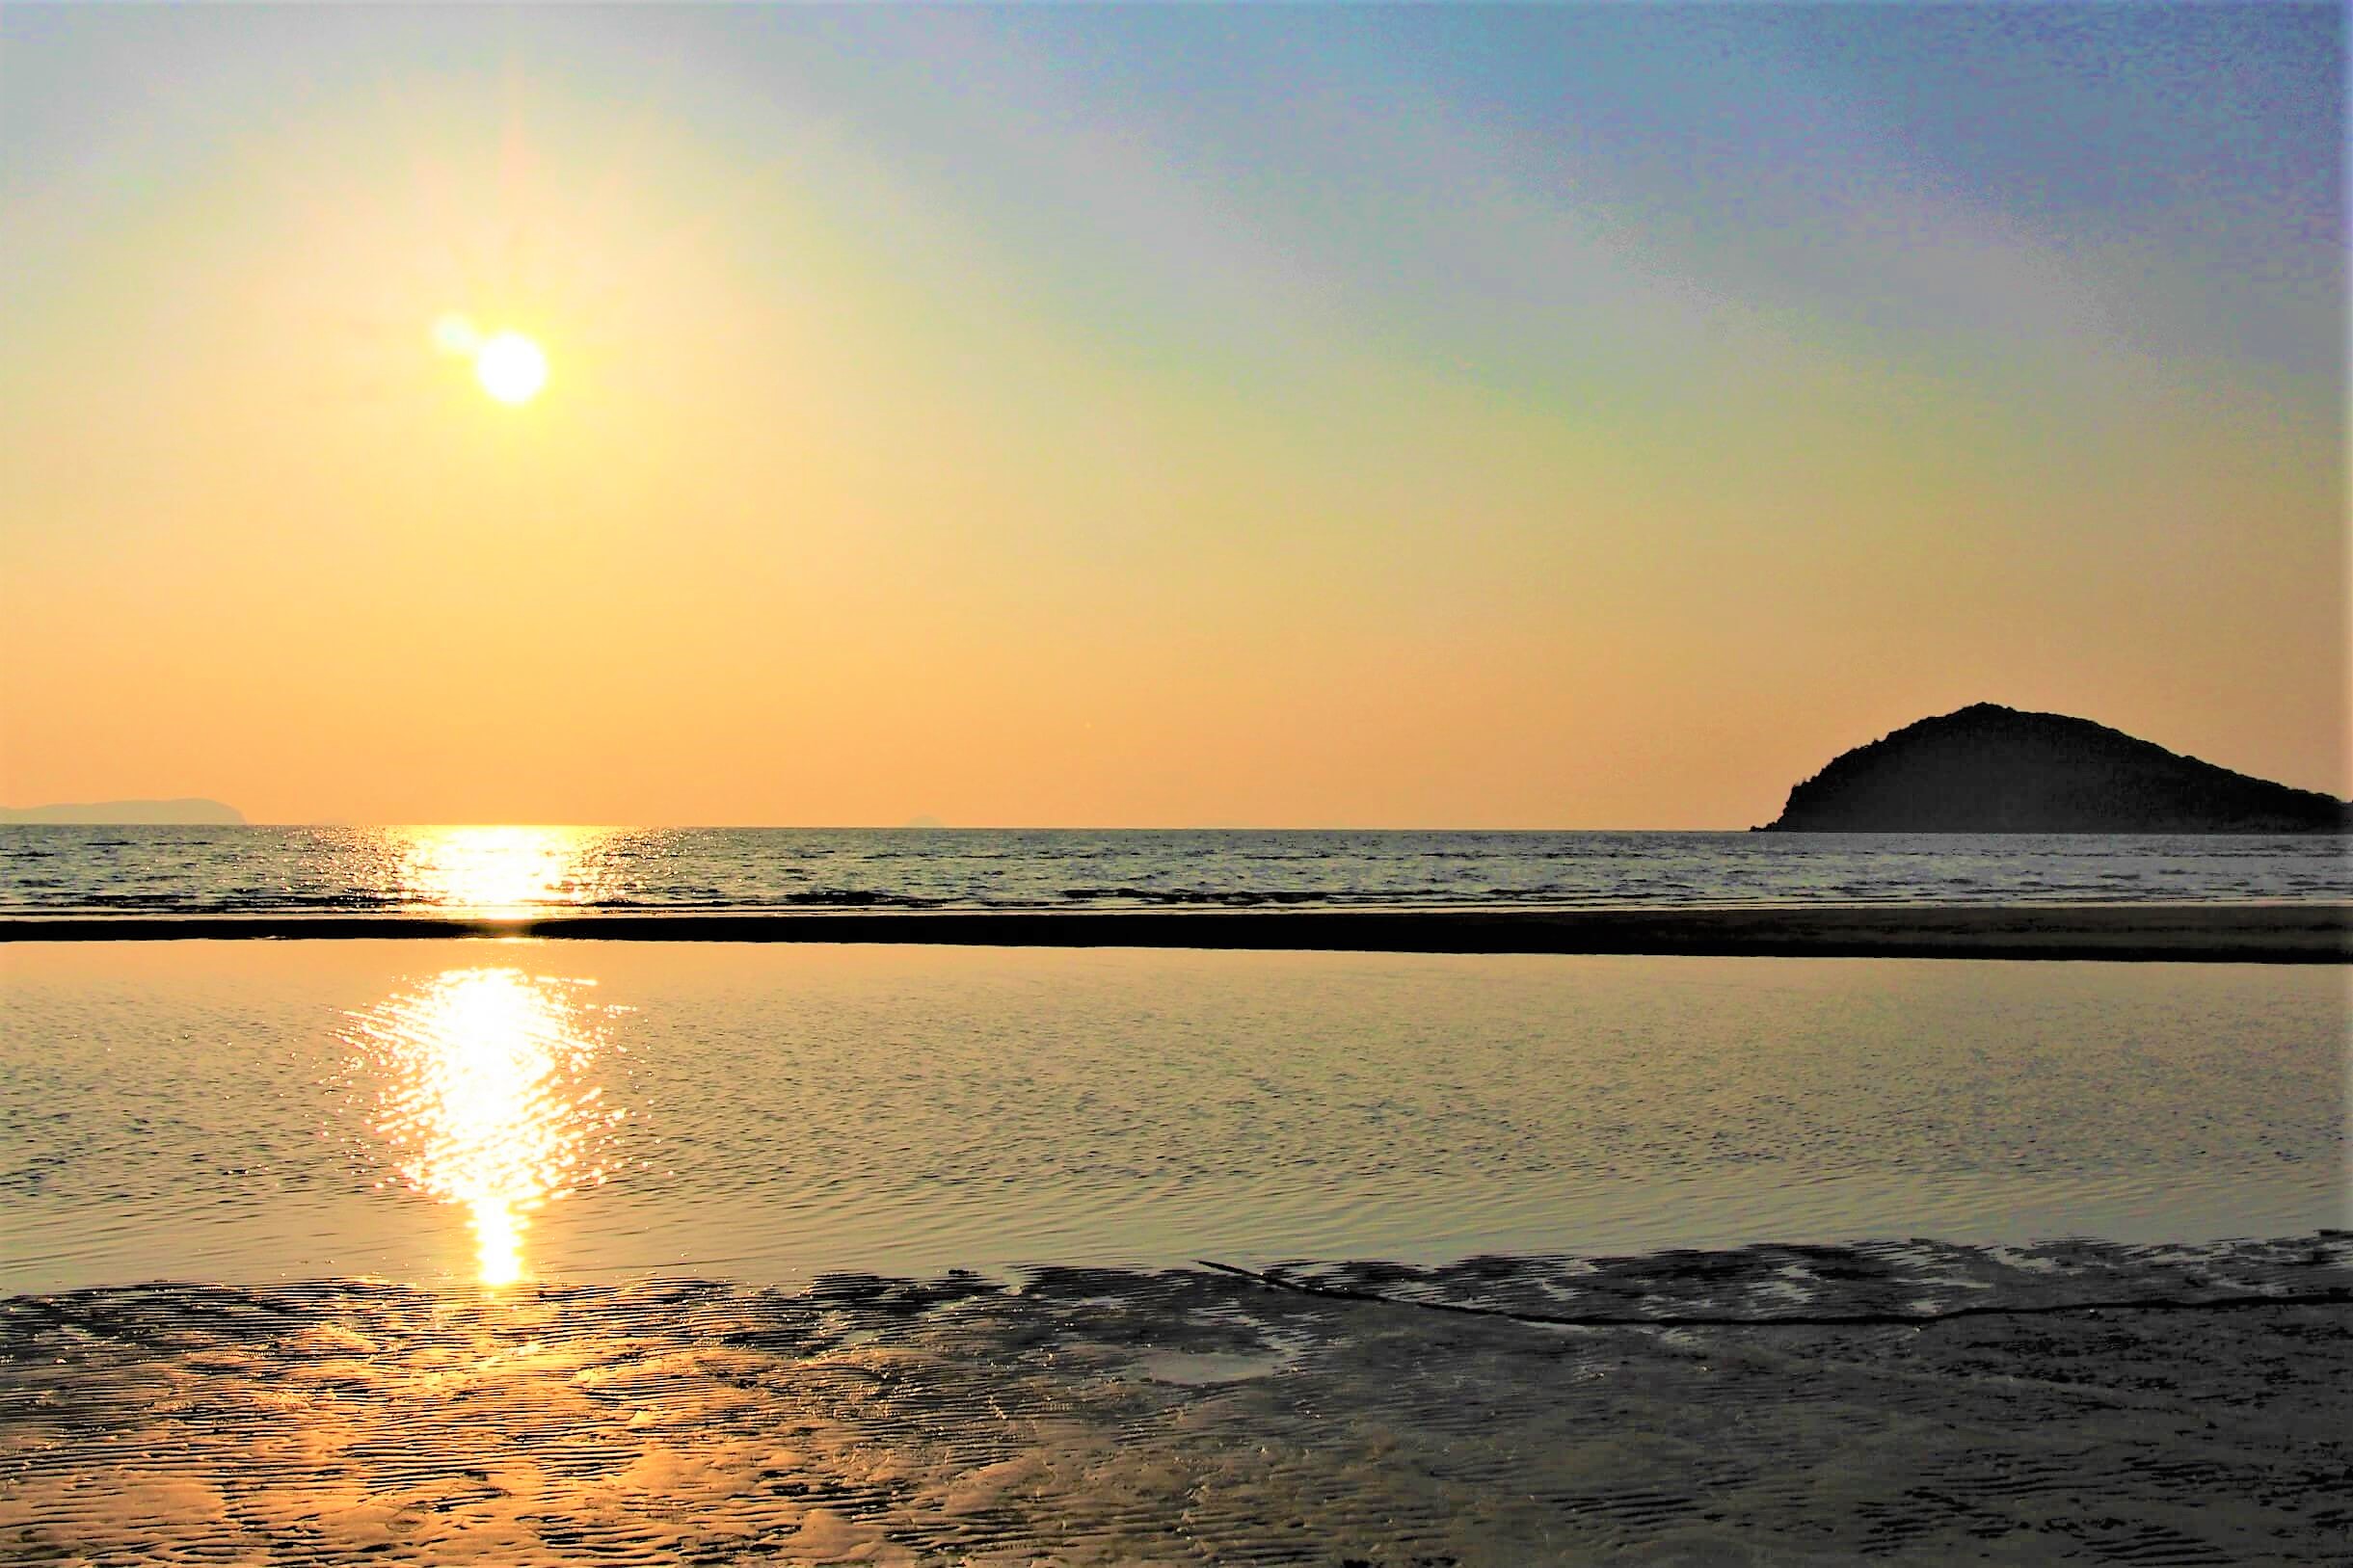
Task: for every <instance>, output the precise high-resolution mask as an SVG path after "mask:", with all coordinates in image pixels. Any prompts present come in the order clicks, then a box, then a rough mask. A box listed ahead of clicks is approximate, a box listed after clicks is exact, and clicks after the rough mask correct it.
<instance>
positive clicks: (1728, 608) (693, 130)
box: [0, 4, 2353, 827]
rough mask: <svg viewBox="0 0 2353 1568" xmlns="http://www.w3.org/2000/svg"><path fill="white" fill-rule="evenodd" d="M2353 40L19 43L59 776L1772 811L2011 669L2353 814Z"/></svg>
mask: <svg viewBox="0 0 2353 1568" xmlns="http://www.w3.org/2000/svg"><path fill="white" fill-rule="evenodd" d="M2344 33H2345V26H2344V16H2343V13H2342V12H2341V10H2340V8H2338V7H2336V6H2333V5H2325V4H2324V5H2313V6H2299V5H2292V4H2275V5H2261V6H2254V7H2233V6H2208V5H2197V6H2187V5H2184V6H2158V5H2129V4H2126V5H2075V6H2065V7H2042V6H2028V5H1993V4H1987V5H1973V6H1963V7H1929V8H1914V7H1897V6H1845V7H1832V8H1816V7H1799V6H1763V5H1726V6H1655V7H1652V6H1612V7H1599V8H1588V7H1568V6H1563V7H1529V8H1512V9H1486V8H1480V7H1445V8H1399V9H1374V8H1358V7H1333V8H1280V9H1241V8H1180V9H1142V8H1110V9H1093V8H1085V9H1068V8H1058V7H1055V8H1032V9H1021V10H997V9H953V10H940V11H915V10H901V9H823V8H765V7H734V8H672V7H645V8H636V7H625V8H599V9H570V8H543V7H533V8H522V9H517V10H492V9H487V8H483V9H477V8H390V7H364V8H318V9H276V8H270V9H259V8H256V9H245V8H237V9H210V8H205V9H195V8H96V9H93V8H65V7H58V8H46V7H30V6H21V5H13V4H12V5H9V6H7V7H6V8H5V9H0V340H4V341H5V342H6V344H7V348H6V351H5V354H4V355H0V800H4V801H6V802H7V803H10V804H19V805H29V804H36V803H39V802H43V801H65V800H87V799H104V798H119V797H135V796H179V795H190V794H201V795H209V796H214V797H217V798H220V799H223V800H227V801H229V802H232V803H234V804H235V805H237V806H238V807H240V808H241V809H242V810H243V811H245V812H246V813H247V814H248V815H249V816H250V817H253V818H254V819H255V820H315V819H337V820H354V821H500V820H513V821H581V822H653V823H659V822H681V823H691V822H709V823H793V824H811V825H816V824H836V823H839V824H865V823H889V822H896V821H899V820H903V819H906V818H908V817H911V816H914V815H916V814H918V813H927V814H932V815H936V816H939V817H941V818H944V819H945V820H947V821H949V822H950V823H955V824H975V825H978V824H992V825H1072V826H1079V825H1112V824H1126V825H1194V824H1249V825H1267V826H1318V825H1333V826H1454V827H1487V826H1499V827H1500V826H1526V827H1737V826H1744V825H1747V824H1749V823H1751V822H1760V821H1763V820H1766V819H1767V818H1769V817H1770V816H1771V815H1772V814H1773V813H1774V812H1775V811H1777V810H1778V807H1779V804H1780V802H1781V799H1782V797H1783V796H1784V794H1785V793H1786V791H1787V789H1788V787H1789V785H1790V784H1792V783H1793V782H1795V781H1796V780H1797V779H1799V778H1802V777H1804V776H1805V775H1806V774H1807V773H1810V772H1811V771H1813V770H1814V769H1815V768H1817V767H1818V766H1820V765H1821V763H1822V762H1824V761H1826V760H1827V759H1828V758H1829V757H1831V756H1832V755H1833V754H1834V753H1836V752H1837V751H1840V750H1842V749H1844V748H1846V747H1849V746H1853V745H1856V744H1859V743H1860V742H1862V741H1865V740H1868V739H1871V738H1873V737H1875V736H1877V735H1879V734H1881V733H1884V732H1885V731H1888V730H1891V729H1894V728H1896V727H1898V726H1900V725H1903V724H1905V723H1908V722H1910V721H1912V720H1913V719H1916V718H1920V717H1923V716H1925V715H1928V714H1931V713H1939V712H1944V711H1949V710H1950V709H1952V708H1955V707H1959V706H1961V705H1963V704H1967V703H1970V702H1975V701H1981V700H1985V701H1994V702H2002V703H2007V704H2012V705H2016V706H2021V707H2032V708H2046V709H2051V710H2056V711H2061V712H2069V713H2074V714H2079V715H2082V716H2085V717H2089V718H2093V719H2097V720H2099V721H2100V722H2102V723H2105V724H2110V725H2113V726H2116V727H2117V728H2120V729H2123V730H2125V731H2129V732H2131V733H2134V734H2137V735H2141V736H2143V737H2145V738H2148V739H2151V740H2154V741H2156V742H2158V743H2160V744H2163V745H2166V746H2170V747H2172V748H2174V749H2176V750H2179V751H2186V752H2189V753H2192V754H2194V755H2198V756H2201V757H2206V758H2207V759H2208V760H2210V761H2214V762H2218V763H2222V764H2224V765H2226V766H2230V767H2234V768H2238V769H2240V770H2242V771H2246V772H2251V773H2255V774H2258V775H2260V776H2263V777H2267V778H2274V779H2278V780H2281V781H2283V782H2286V783H2288V784H2297V785H2300V786H2304V787H2308V788H2318V789H2325V790H2329V791H2331V792H2332V793H2336V794H2339V795H2344V794H2348V793H2353V756H2349V737H2348V711H2347V688H2346V680H2347V670H2346V659H2347V616H2346V600H2347V594H2348V589H2349V584H2348V577H2347V546H2346V536H2345V528H2346V519H2345V510H2344V508H2345V482H2346V474H2345V440H2346V436H2347V404H2346V391H2345V380H2346V374H2345V354H2346V349H2347V344H2346V283H2345V243H2346V229H2345V205H2344V196H2343V191H2344V180H2343V175H2344V147H2345V141H2344V128H2345V127H2344V122H2343V109H2342V99H2343V92H2344V87H2345V67H2344V44H2345V37H2344ZM452 311H456V312H462V313H465V314H467V315H468V316H469V317H470V318H472V319H474V320H477V321H479V322H482V323H484V324H486V325H491V324H498V325H509V326H513V327H516V328H518V329H521V330H522V331H524V332H529V333H530V334H532V335H533V336H534V337H536V338H537V339H538V340H539V341H540V342H541V343H542V344H544V345H545V347H546V350H547V353H548V361H549V365H550V367H551V371H550V380H549V383H548V390H547V391H546V393H545V394H544V395H543V396H541V397H540V398H539V399H538V400H536V401H534V402H532V403H530V404H528V405H525V406H523V407H521V408H506V407H502V406H500V405H498V404H495V403H494V402H492V401H490V400H489V399H487V398H485V397H484V396H483V395H482V394H481V392H480V390H479V389H478V388H476V387H475V386H474V385H472V383H471V382H470V380H469V379H468V376H467V374H466V373H465V368H464V366H463V365H462V364H456V363H453V361H451V360H450V359H448V358H447V357H446V356H441V355H437V354H436V353H435V352H434V351H433V347H432V342H431V332H432V328H433V325H434V323H435V322H436V321H437V320H439V319H440V318H441V317H442V316H443V315H444V314H446V313H449V312H452Z"/></svg>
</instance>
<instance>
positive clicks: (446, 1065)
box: [0, 939, 2345, 1292]
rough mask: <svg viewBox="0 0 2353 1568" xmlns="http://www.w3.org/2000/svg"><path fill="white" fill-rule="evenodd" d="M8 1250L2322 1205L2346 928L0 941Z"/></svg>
mask: <svg viewBox="0 0 2353 1568" xmlns="http://www.w3.org/2000/svg"><path fill="white" fill-rule="evenodd" d="M0 1003H4V1004H5V1016H6V1026H5V1027H4V1028H0V1210H4V1211H5V1213H6V1215H7V1223H6V1224H5V1225H0V1292H5V1291H7V1290H12V1289H14V1290H23V1289H59V1288H67V1287H75V1286H85V1285H95V1284H114V1283H130V1282H136V1281H142V1280H152V1279H175V1280H213V1281H233V1282H249V1283H253V1282H267V1281H275V1280H306V1279H320V1278H341V1277H349V1276H355V1275H361V1276H373V1277H378V1278H388V1279H393V1280H405V1281H414V1282H420V1283H438V1282H447V1281H451V1280H456V1281H466V1280H468V1279H470V1278H472V1277H474V1276H475V1275H476V1274H477V1273H479V1275H480V1276H481V1277H482V1278H483V1279H485V1280H489V1281H495V1280H498V1279H501V1278H512V1277H519V1276H520V1277H528V1278H534V1279H540V1280H552V1281H563V1280H601V1279H602V1280H612V1279H626V1278H631V1277H637V1276H643V1275H649V1274H652V1275H678V1274H690V1275H695V1276H699V1277H708V1278H724V1279H730V1280H735V1281H738V1282H748V1283H752V1284H770V1283H791V1282H795V1281H805V1280H807V1279H808V1278H810V1277H811V1276H813V1275H816V1274H821V1273H824V1272H827V1271H831V1270H842V1269H869V1270H874V1271H877V1272H881V1273H885V1274H891V1275H910V1276H918V1277H924V1276H929V1275H933V1274H936V1273H938V1272H940V1271H941V1270H944V1269H948V1268H953V1267H975V1268H982V1269H1009V1268H1014V1267H1018V1266H1021V1265H1028V1264H1040V1265H1043V1264H1112V1265H1122V1266H1139V1267H1151V1268H1157V1267H1162V1266H1167V1265H1180V1264H1183V1263H1186V1262H1190V1260H1192V1259H1195V1258H1216V1259H1220V1260H1223V1261H1226V1262H1243V1263H1259V1262H1269V1261H1273V1260H1280V1259H1322V1260H1334V1259H1348V1258H1371V1259H1386V1260H1392V1261H1400V1262H1425V1263H1436V1262H1447V1261H1450V1260H1454V1259H1458V1258H1464V1257H1469V1256H1473V1255H1478V1254H1522V1255H1530V1254H1535V1255H1541V1254H1561V1253H1576V1254H1586V1255H1591V1254H1593V1253H1596V1252H1648V1251H1652V1250H1655V1249H1661V1248H1672V1247H1693V1246H1704V1247H1722V1246H1733V1245H1739V1244H1743V1243H1747V1242H1751V1241H1767V1240H1770V1241H1781V1242H1788V1241H1817V1242H1843V1241H1851V1240H1856V1239H1861V1238H1870V1237H1899V1238H1900V1237H1909V1236H1933V1237H1937V1238H1939V1239H1940V1240H1942V1241H1945V1242H1972V1243H2027V1242H2034V1241H2038V1240H2043V1239H2048V1238H2053V1237H2062V1236H2102V1237H2107V1238H2109V1239H2111V1240H2124V1241H2156V1240H2167V1241H2194V1240H2201V1239H2206V1238H2214V1237H2223V1236H2285V1235H2291V1234H2297V1233H2303V1232H2309V1231H2312V1230H2313V1229H2314V1228H2316V1227H2319V1226H2324V1225H2332V1224H2338V1223H2340V1222H2341V1221H2342V1219H2343V1217H2344V1208H2343V1191H2342V1185H2341V1182H2342V1176H2343V1169H2344V1167H2343V1159H2344V1154H2345V1132H2344V1127H2343V1122H2342V1117H2341V1114H2340V1111H2341V1083H2342V1075H2343V1072H2344V1066H2345V1061H2344V1040H2343V1005H2344V990H2343V982H2342V978H2341V976H2340V974H2339V973H2338V972H2336V971H2335V970H2331V969H2327V968H2321V967H2306V966H2270V965H2230V964H2224V965H2190V964H2130V965H2123V964H2037V963H2003V962H1992V961H1988V962H1978V963H1968V964H1954V963H1948V962H1935V961H1923V960H1906V959H1795V960H1792V959H1705V958H1631V957H1590V958H1577V957H1553V956H1519V957H1509V956H1507V957H1493V956H1479V957H1473V956H1450V955H1418V954H1343V953H1286V952H1265V953H1259V952H1247V953H1219V952H1189V951H1132V950H1118V949H1113V950H1103V951H1067V950H1056V949H1034V948H962V949H939V948H930V947H904V946H894V945H888V944H816V945H807V946H804V945H801V944H798V943H645V942H625V943H605V942H579V941H565V942H546V941H514V940H507V941H497V940H470V941H469V940H447V939H444V940H439V941H430V940H428V941H380V940H354V941H337V942H317V941H314V942H289V943H251V942H226V943H225V942H200V941H182V942H159V943H145V942H142V943H119V942H85V943H40V942H32V943H6V944H0Z"/></svg>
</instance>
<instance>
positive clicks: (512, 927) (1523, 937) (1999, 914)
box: [0, 903, 2353, 964]
mask: <svg viewBox="0 0 2353 1568" xmlns="http://www.w3.org/2000/svg"><path fill="white" fill-rule="evenodd" d="M518 936H529V937H548V938H586V939H593V940H597V941H605V942H799V943H937V944H944V945H956V946H991V947H1197V948H1234V949H1248V948H1261V949H1270V950H1271V949H1289V950H1295V951H1326V952H1392V953H1640V954H1653V955H1662V956H1665V955H1689V956H1709V957H1775V956H1780V957H1792V958H1800V957H1807V958H2044V959H2110V960H2119V961H2130V960H2139V961H2148V962H2154V961H2170V962H2176V963H2184V962H2187V963H2197V962H2207V963H2270V964H2341V963H2346V962H2349V961H2353V906H2347V905H2344V904H2324V903H2296V904H2104V905H2099V904H2010V905H2002V906H1996V907H1986V906H1982V905H1947V906H1933V905H1903V906H1895V907H1878V908H1875V907H1871V906H1867V905H1832V906H1824V905H1809V906H1798V907H1788V906H1783V907H1774V908H1741V909H1609V910H1530V909H1515V910H1497V911H1471V910H1383V911H1354V910H1292V909H1284V910H1232V911H1207V912H1191V911H1188V912H1185V913H1181V914H1180V913H1163V912H1158V911H1149V910H1141V911H1127V910H1123V911H1117V912H1110V911H1091V910H1090V911H1085V912H1080V913H1071V914H1061V913H1056V912H1029V911H1024V912H1020V913H1003V914H1000V913H989V912H968V911H939V912H932V911H922V912H909V911H896V910H894V911H879V912H873V913H862V914H855V915H837V914H790V915H770V914H731V915H568V916H560V917H546V918H517V919H495V918H439V917H430V916H417V917H409V916H401V917H377V916H364V915H284V916H178V917H174V916H142V917H136V918H123V917H10V918H0V942H103V941H122V942H142V941H147V942H152V941H167V940H175V939H186V938H204V939H208V940H228V939H240V938H242V939H265V938H266V939H295V938H302V939H314V938H343V939H354V938H389V937H518Z"/></svg>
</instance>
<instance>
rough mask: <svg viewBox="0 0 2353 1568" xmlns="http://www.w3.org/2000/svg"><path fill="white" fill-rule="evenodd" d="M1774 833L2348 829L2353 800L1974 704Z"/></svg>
mask: <svg viewBox="0 0 2353 1568" xmlns="http://www.w3.org/2000/svg"><path fill="white" fill-rule="evenodd" d="M1759 831H1761V832H1766V833H2254V834H2280V833H2346V832H2353V804H2348V803H2346V802H2344V801H2340V800H2338V799H2335V798H2334V797H2332V796H2329V795H2323V794H2319V793H2316V792H2315V791H2313V790H2309V789H2293V788H2290V787H2288V786H2287V785H2286V784H2273V783H2271V782H2270V781H2268V780H2264V779H2256V778H2251V777H2249V776H2248V775H2246V774H2243V773H2234V772H2233V771H2232V770H2230V769H2229V768H2223V767H2216V766H2215V765H2214V764H2213V763H2211V762H2203V761H2200V760H2199V759H2198V758H2197V757H2183V756H2181V755H2179V753H2176V752H2169V751H2167V750H2166V749H2165V748H2164V747H2162V746H2158V745H2154V744H2152V743H2151V742H2149V741H2146V740H2139V739H2135V738H2134V737H2133V736H2131V735H2127V734H2126V733H2124V732H2123V731H2118V730H2111V729H2109V728H2108V727H2107V726H2105V725H2101V724H2094V723H2093V722H2092V721H2091V720H2089V719H2076V718H2070V717H2068V716H2067V715H2065V714H2062V713H2027V712H2021V711H2019V709H2017V708H2010V707H2002V706H2000V705H1998V704H1993V703H1978V704H1974V705H1972V706H1969V707H1965V708H1962V709H1961V710H1960V711H1959V712H1956V713H1947V714H1944V715H1942V716H1940V717H1938V718H1933V719H1922V720H1920V721H1919V722H1918V723H1917V724H1912V725H1907V726H1905V727H1904V728H1903V729H1901V730H1898V731H1895V732H1894V733H1893V734H1890V735H1886V736H1884V737H1882V738H1881V739H1878V740H1875V741H1872V742H1871V743H1870V744H1869V745H1867V746H1858V747H1856V748H1855V749H1854V750H1853V751H1850V752H1846V753H1843V754H1841V755H1840V756H1838V757H1835V758H1833V759H1832V761H1831V763H1830V765H1829V766H1828V767H1826V768H1824V769H1823V770H1822V771H1821V772H1819V773H1817V774H1815V775H1814V776H1813V777H1812V778H1810V779H1808V780H1806V781H1805V783H1803V784H1799V785H1798V786H1797V787H1796V788H1794V789H1792V790H1791V791H1790V792H1789V803H1788V804H1787V805H1786V806H1784V807H1783V808H1782V809H1781V814H1780V815H1779V816H1778V817H1776V818H1775V819H1774V820H1773V821H1771V822H1769V823H1767V824H1766V825H1765V826H1764V828H1763V829H1761V830H1759Z"/></svg>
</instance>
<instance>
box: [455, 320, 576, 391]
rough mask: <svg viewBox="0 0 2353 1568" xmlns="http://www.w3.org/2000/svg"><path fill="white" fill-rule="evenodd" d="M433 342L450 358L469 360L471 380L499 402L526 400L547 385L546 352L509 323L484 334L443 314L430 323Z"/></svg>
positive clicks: (463, 321)
mask: <svg viewBox="0 0 2353 1568" xmlns="http://www.w3.org/2000/svg"><path fill="white" fill-rule="evenodd" d="M433 346H434V347H435V348H437V349H439V350H440V351H441V353H443V354H446V355H448V356H450V357H451V358H452V359H468V360H471V361H472V363H473V367H474V380H476V381H478V382H480V383H481V384H482V389H483V390H484V391H486V392H488V393H490V395H491V396H493V397H495V398H496V399H497V400H498V401H499V402H501V403H505V404H510V405H513V404H521V403H528V402H530V401H531V400H532V399H533V398H535V397H537V396H538V395H539V390H540V388H541V387H543V386H545V385H548V356H547V355H546V354H545V353H544V352H542V350H541V349H540V346H539V345H538V344H537V343H534V342H532V341H531V339H529V338H528V337H525V336H524V335H523V334H522V333H521V332H517V331H515V329H513V328H512V327H503V328H500V329H499V330H498V331H497V332H493V333H491V334H490V335H489V336H488V337H485V336H483V335H482V333H481V332H478V331H476V330H475V328H474V324H473V323H472V322H470V321H468V320H467V319H466V318H465V317H464V316H461V315H454V314H452V315H446V316H443V317H442V318H441V320H439V321H437V322H435V323H434V324H433Z"/></svg>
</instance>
